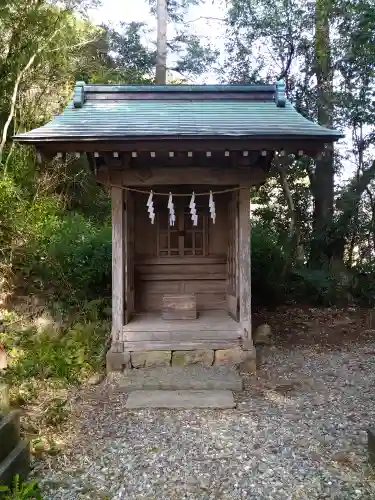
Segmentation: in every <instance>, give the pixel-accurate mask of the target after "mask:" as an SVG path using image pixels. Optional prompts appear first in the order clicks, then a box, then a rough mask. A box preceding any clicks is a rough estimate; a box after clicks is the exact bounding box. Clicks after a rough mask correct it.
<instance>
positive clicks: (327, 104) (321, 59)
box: [310, 0, 334, 268]
mask: <svg viewBox="0 0 375 500" xmlns="http://www.w3.org/2000/svg"><path fill="white" fill-rule="evenodd" d="M331 12H332V0H316V7H315V74H316V82H317V108H318V109H317V111H318V121H319V124H320V125H323V126H324V127H328V128H332V125H333V104H332V79H333V76H332V75H333V73H332V62H331V46H330V28H329V20H330V15H331ZM311 190H312V193H313V196H314V214H313V234H312V240H311V254H310V264H311V265H312V266H313V267H318V268H321V267H322V266H323V265H324V264H325V263H328V262H329V250H328V248H327V244H326V243H327V233H328V232H329V230H330V228H331V225H332V219H333V197H334V168H333V146H332V145H330V146H329V147H327V148H326V149H325V151H324V152H323V153H322V155H321V156H320V157H319V158H318V159H317V160H316V166H315V175H314V182H313V184H312V186H311Z"/></svg>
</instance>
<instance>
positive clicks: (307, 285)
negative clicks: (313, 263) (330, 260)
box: [287, 268, 348, 306]
mask: <svg viewBox="0 0 375 500" xmlns="http://www.w3.org/2000/svg"><path fill="white" fill-rule="evenodd" d="M287 286H288V296H289V297H291V298H292V299H293V300H294V301H296V302H302V303H310V304H314V305H321V306H332V305H334V304H339V303H342V302H346V301H347V299H348V286H347V284H346V283H345V282H344V281H343V279H342V277H341V276H340V275H338V274H335V273H333V272H332V271H329V270H324V269H309V268H297V269H292V270H291V272H290V273H289V275H288V278H287Z"/></svg>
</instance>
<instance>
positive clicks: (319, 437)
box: [35, 343, 375, 500]
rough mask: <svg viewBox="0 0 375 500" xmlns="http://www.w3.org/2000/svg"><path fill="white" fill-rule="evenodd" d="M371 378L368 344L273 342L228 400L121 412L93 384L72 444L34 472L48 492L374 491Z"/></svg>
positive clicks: (96, 495)
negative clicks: (211, 405) (230, 404)
mask: <svg viewBox="0 0 375 500" xmlns="http://www.w3.org/2000/svg"><path fill="white" fill-rule="evenodd" d="M320 351H321V350H320ZM374 382H375V344H374V343H372V344H371V343H367V344H364V345H361V346H357V347H347V348H346V349H345V350H342V349H341V350H332V351H330V352H319V350H318V349H314V348H311V347H309V348H306V347H304V348H303V347H299V348H295V349H294V350H292V351H290V350H283V349H280V348H278V349H277V350H276V349H275V351H274V352H272V353H271V355H270V358H269V359H268V361H267V363H266V365H265V367H264V369H263V371H262V375H261V376H260V377H259V378H258V379H251V378H248V379H247V380H246V390H245V391H244V392H243V393H241V394H239V395H237V401H238V406H237V408H236V409H235V410H226V411H203V410H193V411H192V410H190V411H160V410H159V411H156V410H152V411H126V410H124V402H125V400H126V394H115V393H111V390H110V388H108V387H107V389H105V388H103V387H102V388H100V387H97V388H94V389H92V390H91V392H90V391H89V392H86V393H85V394H83V395H82V398H81V399H80V400H79V401H77V402H76V409H75V419H76V421H75V424H76V425H75V427H76V432H77V433H76V435H74V436H73V435H72V436H70V438H71V446H70V450H69V451H68V452H67V453H66V454H65V455H64V456H62V457H59V458H57V457H56V458H54V459H53V458H51V459H49V461H48V462H42V463H41V464H43V465H41V464H40V465H39V466H38V467H37V468H36V471H35V472H36V475H37V477H38V480H40V481H41V484H42V488H43V493H44V498H48V499H61V500H70V499H92V500H94V499H105V498H106V499H118V500H120V499H129V500H130V499H137V500H141V499H158V500H159V499H160V500H169V499H179V500H180V499H184V498H186V499H197V500H198V499H202V500H204V499H207V500H208V499H257V500H262V499H272V500H281V499H288V500H289V499H298V500H302V499H309V500H313V499H340V500H343V499H372V500H374V499H375V481H374V480H375V474H374V473H373V472H371V471H370V470H369V468H368V465H367V463H366V459H367V450H366V443H367V436H366V428H367V426H368V425H369V424H371V423H372V422H373V421H374V420H375V417H374V410H375V392H374ZM372 419H374V420H372ZM373 479H374V480H373Z"/></svg>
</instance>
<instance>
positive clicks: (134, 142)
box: [25, 136, 333, 155]
mask: <svg viewBox="0 0 375 500" xmlns="http://www.w3.org/2000/svg"><path fill="white" fill-rule="evenodd" d="M25 142H26V141H25ZM332 142H333V139H332V137H313V138H306V137H303V136H301V137H293V136H286V137H277V136H275V137H256V136H250V137H241V138H240V137H239V138H227V137H220V138H218V137H204V138H192V137H186V138H183V139H181V138H179V139H175V138H173V137H153V138H139V139H138V138H129V139H127V140H121V139H118V140H117V139H116V138H115V137H110V138H108V139H105V138H102V139H98V140H92V139H90V138H79V139H74V138H71V139H69V138H67V139H66V140H64V141H53V140H45V141H40V142H39V143H35V146H36V147H39V148H40V149H43V150H46V152H48V151H50V152H53V153H54V154H56V152H57V151H62V152H64V151H72V152H78V151H80V152H94V151H96V152H102V151H108V152H111V153H112V152H113V151H117V152H121V151H126V152H142V151H144V152H150V151H155V152H156V153H158V152H162V151H164V152H169V151H173V152H175V153H177V152H179V151H180V152H188V151H191V152H198V151H202V152H206V151H211V152H212V153H213V152H215V151H239V152H241V151H244V150H245V151H260V150H262V149H263V150H267V151H275V150H279V149H284V150H285V151H286V152H287V153H297V152H298V151H299V150H304V151H305V152H306V154H307V155H309V154H311V153H316V152H318V151H324V145H325V144H326V143H329V144H330V143H332ZM30 143H32V142H31V141H30Z"/></svg>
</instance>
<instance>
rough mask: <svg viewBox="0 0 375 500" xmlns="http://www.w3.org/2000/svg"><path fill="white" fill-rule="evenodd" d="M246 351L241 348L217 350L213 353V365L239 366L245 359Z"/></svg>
mask: <svg viewBox="0 0 375 500" xmlns="http://www.w3.org/2000/svg"><path fill="white" fill-rule="evenodd" d="M246 357H247V356H246V351H243V350H242V349H241V347H232V348H230V349H218V350H217V351H215V362H214V364H215V365H229V366H239V365H240V364H241V363H243V362H244V361H245V359H246Z"/></svg>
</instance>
